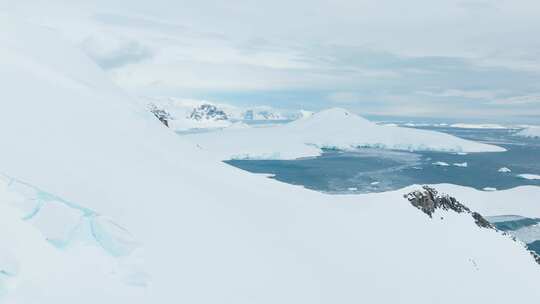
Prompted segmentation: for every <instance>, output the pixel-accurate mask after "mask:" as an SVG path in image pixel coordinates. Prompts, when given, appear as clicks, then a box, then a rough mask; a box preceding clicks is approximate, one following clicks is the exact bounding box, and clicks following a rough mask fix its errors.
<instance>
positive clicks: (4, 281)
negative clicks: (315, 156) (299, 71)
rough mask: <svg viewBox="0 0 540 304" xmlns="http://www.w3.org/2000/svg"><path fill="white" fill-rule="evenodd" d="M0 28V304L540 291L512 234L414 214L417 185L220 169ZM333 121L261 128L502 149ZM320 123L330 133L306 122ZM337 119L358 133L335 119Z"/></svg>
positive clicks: (463, 219)
mask: <svg viewBox="0 0 540 304" xmlns="http://www.w3.org/2000/svg"><path fill="white" fill-rule="evenodd" d="M0 27H1V28H2V30H1V31H0V82H1V83H2V84H3V86H2V90H0V103H1V104H2V111H0V138H1V139H2V149H0V172H2V178H1V179H0V303H59V304H62V303H83V304H84V303H88V304H90V303H92V304H94V303H133V304H138V303H224V302H225V303H238V304H241V303H249V304H253V303H374V302H378V303H413V302H414V303H420V304H422V303H426V304H427V303H504V304H507V303H514V302H517V303H520V302H523V303H525V302H528V303H535V302H538V300H540V291H539V289H538V286H537V285H538V281H540V267H538V265H536V263H535V262H534V259H532V258H531V256H530V254H529V252H527V251H526V250H524V248H523V246H522V245H521V244H519V243H517V242H514V241H512V240H511V239H510V238H508V237H507V236H504V235H502V234H500V233H497V232H496V231H494V230H490V229H482V228H480V227H478V226H477V225H476V224H475V222H474V219H473V218H471V217H470V216H469V215H466V214H460V213H455V212H449V211H445V210H438V211H437V213H436V216H433V218H429V217H428V216H426V215H425V214H422V213H421V212H419V211H418V210H416V209H415V208H414V207H413V206H411V203H410V202H409V201H407V200H406V199H404V197H403V195H404V194H406V193H409V192H411V191H413V190H414V189H416V188H417V187H416V186H413V187H410V188H408V189H402V190H399V191H394V192H388V193H380V194H369V195H339V196H337V195H336V196H331V195H326V194H322V193H317V192H312V191H308V190H305V189H303V188H300V187H295V186H290V185H286V184H282V183H279V182H277V181H273V180H269V179H267V178H265V177H262V176H256V175H251V174H248V173H246V172H243V171H241V170H238V169H235V168H232V167H230V166H228V165H226V164H224V163H222V162H220V161H217V160H216V159H215V156H214V154H212V152H211V151H206V150H204V149H201V148H199V147H197V145H196V144H193V143H192V142H190V141H188V140H186V138H184V137H179V136H177V135H176V134H175V133H174V132H172V131H171V130H170V129H168V128H166V127H165V126H163V124H162V123H160V122H159V121H158V120H157V119H156V118H155V117H154V115H153V114H152V113H150V112H149V111H147V109H146V108H145V107H144V106H141V104H140V103H138V102H136V101H135V100H133V99H132V98H131V97H130V96H129V95H127V94H125V93H124V92H123V91H122V90H120V89H118V88H117V87H116V86H115V85H113V84H112V83H111V82H110V81H109V78H108V77H107V75H105V74H104V73H103V71H102V70H101V69H100V68H98V67H97V66H96V65H95V64H94V63H93V62H92V61H91V60H90V59H89V58H88V57H87V56H86V55H84V54H82V53H80V51H78V50H77V49H76V48H75V47H73V46H72V45H71V44H70V43H69V42H66V41H64V40H63V38H61V35H59V33H58V32H57V31H54V30H50V29H48V28H46V27H39V26H33V25H30V24H25V23H22V22H20V21H14V20H10V19H7V18H4V19H1V20H0ZM21 113H24V119H21ZM346 113H348V112H346V111H342V110H334V111H329V112H324V113H319V114H317V115H314V116H313V117H312V118H309V119H305V120H302V121H297V122H295V123H293V124H290V125H288V126H287V127H283V129H271V128H263V129H265V130H266V129H268V130H272V131H267V132H269V133H268V134H267V135H272V136H277V135H280V136H282V137H285V138H291V136H293V137H294V136H298V137H297V138H293V139H290V140H288V141H286V142H279V141H276V140H275V137H274V138H272V137H269V138H267V140H269V141H270V142H271V143H272V144H292V145H293V148H298V147H299V146H298V144H297V143H300V144H301V145H304V141H303V140H304V139H312V142H314V143H315V144H336V142H335V141H333V140H331V139H329V138H330V137H329V135H333V136H334V137H337V138H338V139H339V138H342V141H341V142H337V143H341V144H343V143H348V144H351V142H350V139H351V136H352V135H355V134H357V132H358V130H361V131H362V132H366V133H362V134H364V135H362V136H363V137H361V138H360V139H358V140H356V141H354V142H352V144H355V145H356V144H358V143H371V144H374V143H376V142H379V143H387V144H390V143H392V147H400V144H405V143H407V144H410V143H411V142H412V143H414V144H415V146H413V147H416V148H420V147H425V148H431V149H436V148H439V149H458V148H459V149H461V150H464V151H480V150H489V151H498V150H500V149H498V148H497V147H494V146H489V145H482V144H477V143H473V142H469V141H463V140H458V139H456V138H453V137H449V136H443V135H441V134H439V133H429V132H427V133H424V132H419V133H417V132H413V131H417V130H411V131H404V130H402V129H399V128H390V129H379V128H378V127H375V126H373V125H372V124H371V123H369V122H367V121H364V120H362V119H361V118H358V117H355V116H354V115H352V114H350V113H348V114H346ZM171 115H174V113H172V112H171ZM349 116H350V117H349ZM336 118H338V119H337V120H336ZM327 119H331V120H330V121H331V122H332V123H333V125H334V126H335V125H337V126H339V128H337V129H336V128H329V129H328V130H327V131H324V130H326V129H320V128H322V127H325V128H326V127H328V125H326V123H325V122H326V121H327ZM351 122H352V123H355V124H358V125H354V127H364V128H365V129H362V128H360V129H355V130H356V131H346V129H341V128H345V127H350V126H351V125H349V123H351ZM275 130H281V131H280V132H283V133H279V134H278V133H276V132H277V131H275ZM295 130H296V131H295ZM313 130H315V131H317V133H320V135H317V136H314V135H310V136H309V137H304V136H307V135H309V134H312V133H313ZM386 130H388V131H386ZM288 131H291V132H292V133H291V134H292V135H291V134H288V133H286V132H288ZM226 132H227V133H226ZM349 132H350V133H349ZM220 133H222V135H223V136H229V135H228V131H223V132H220ZM216 134H218V132H216ZM250 134H251V133H248V134H246V135H250ZM254 134H255V135H257V136H259V135H260V134H259V133H254ZM365 134H368V135H365ZM262 135H265V134H262ZM285 135H287V136H285ZM415 137H418V138H420V139H422V141H421V142H420V141H413V140H412V138H415ZM377 138H379V139H378V140H377V141H375V139H377ZM396 138H402V139H401V141H400V140H398V139H396ZM248 139H249V140H254V138H253V137H248ZM314 139H325V141H313V140H314ZM390 139H392V141H390ZM260 143H261V142H260V141H258V140H257V141H254V142H253V143H252V144H253V145H258V144H260ZM401 147H402V148H403V147H404V146H401ZM293 151H294V150H293ZM450 190H452V192H451V193H452V194H453V195H454V196H456V197H458V198H459V199H461V200H464V201H466V203H467V205H468V206H469V207H471V209H474V208H475V206H473V204H475V202H478V203H476V204H477V205H478V206H480V205H482V204H483V202H484V198H487V197H488V195H489V203H490V204H485V206H484V208H485V209H486V210H494V209H493V208H496V206H500V208H502V209H504V208H507V209H508V210H498V211H504V212H506V211H509V210H513V211H515V210H516V209H518V208H523V211H524V212H525V211H527V209H528V208H526V207H530V208H537V207H536V206H538V204H536V203H537V202H536V200H535V197H538V195H540V188H539V187H529V188H526V189H525V190H523V189H513V190H509V191H508V192H505V193H509V194H512V195H513V197H514V198H516V197H519V198H520V200H519V204H514V203H512V204H508V202H509V200H508V196H502V198H503V199H499V198H498V196H496V193H484V192H479V191H474V190H472V189H465V188H462V187H454V188H451V189H450ZM486 202H487V200H486ZM512 202H514V201H512ZM524 206H525V207H524ZM479 209H480V208H479ZM535 210H536V209H535ZM479 212H481V211H479ZM518 214H522V215H527V214H525V213H518ZM441 217H443V218H444V220H441V219H440V218H441ZM381 223H384V224H383V225H381ZM502 261H504V262H502Z"/></svg>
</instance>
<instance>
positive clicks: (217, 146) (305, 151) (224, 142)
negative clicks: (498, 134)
mask: <svg viewBox="0 0 540 304" xmlns="http://www.w3.org/2000/svg"><path fill="white" fill-rule="evenodd" d="M187 138H188V139H189V140H191V141H193V142H194V143H197V144H198V145H200V146H201V147H203V148H205V149H207V150H209V151H212V152H215V153H216V154H218V156H219V157H221V158H222V159H229V158H275V159H291V158H298V157H306V156H315V155H319V154H320V153H321V148H337V149H342V150H349V149H355V148H357V147H377V148H387V149H396V150H408V151H413V150H430V151H431V150H432V151H452V152H499V151H504V149H503V148H500V147H497V146H493V145H488V144H483V143H477V142H473V141H469V140H464V139H461V138H457V137H455V136H451V135H448V134H444V133H439V132H434V131H427V130H418V129H410V128H401V127H394V126H381V125H377V124H374V123H372V122H370V121H368V120H366V119H364V118H361V117H359V116H357V115H355V114H353V113H351V112H349V111H347V110H344V109H340V108H334V109H329V110H325V111H322V112H319V113H316V114H314V115H312V116H310V117H308V118H306V119H299V120H296V121H293V122H291V123H289V124H286V125H280V126H274V127H268V128H249V129H238V130H223V131H221V132H217V133H207V134H196V135H190V136H187Z"/></svg>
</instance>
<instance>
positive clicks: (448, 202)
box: [405, 186, 485, 221]
mask: <svg viewBox="0 0 540 304" xmlns="http://www.w3.org/2000/svg"><path fill="white" fill-rule="evenodd" d="M422 188H423V191H422V190H417V191H413V192H411V193H409V194H406V195H405V198H407V199H408V200H409V202H410V203H411V204H412V205H413V206H415V207H416V208H418V209H420V210H422V212H424V213H425V214H427V215H428V216H429V217H432V215H433V213H434V212H435V210H436V209H443V210H453V211H455V212H457V213H463V212H467V213H470V212H471V211H470V210H469V208H467V207H466V206H465V205H463V204H461V203H460V202H458V201H457V200H456V199H455V198H453V197H451V196H448V195H439V194H438V192H437V190H435V189H434V188H431V187H428V186H424V187H422ZM484 221H485V219H484Z"/></svg>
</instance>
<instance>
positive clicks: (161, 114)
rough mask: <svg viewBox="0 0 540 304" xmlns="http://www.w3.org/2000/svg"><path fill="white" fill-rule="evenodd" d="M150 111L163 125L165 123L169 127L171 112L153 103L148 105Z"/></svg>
mask: <svg viewBox="0 0 540 304" xmlns="http://www.w3.org/2000/svg"><path fill="white" fill-rule="evenodd" d="M148 110H149V111H150V112H151V113H152V114H154V116H155V117H156V118H157V119H159V121H161V123H163V124H164V125H165V126H166V127H169V120H170V119H171V114H169V112H167V111H166V110H165V109H162V108H160V107H158V106H157V105H155V104H153V103H150V104H148Z"/></svg>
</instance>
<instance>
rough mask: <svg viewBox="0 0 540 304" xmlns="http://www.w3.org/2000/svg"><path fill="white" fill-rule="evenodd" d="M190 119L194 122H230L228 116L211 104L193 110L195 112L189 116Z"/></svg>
mask: <svg viewBox="0 0 540 304" xmlns="http://www.w3.org/2000/svg"><path fill="white" fill-rule="evenodd" d="M189 118H190V119H194V120H198V121H201V120H214V121H216V120H228V119H229V117H227V114H225V112H223V110H220V109H218V108H217V107H216V106H214V105H211V104H203V105H200V106H198V107H197V108H195V109H193V112H191V114H190V115H189Z"/></svg>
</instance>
